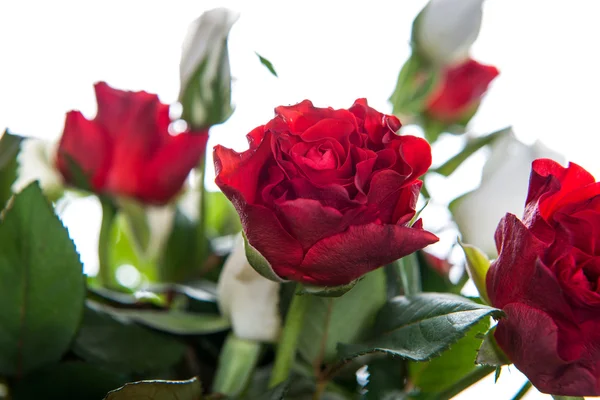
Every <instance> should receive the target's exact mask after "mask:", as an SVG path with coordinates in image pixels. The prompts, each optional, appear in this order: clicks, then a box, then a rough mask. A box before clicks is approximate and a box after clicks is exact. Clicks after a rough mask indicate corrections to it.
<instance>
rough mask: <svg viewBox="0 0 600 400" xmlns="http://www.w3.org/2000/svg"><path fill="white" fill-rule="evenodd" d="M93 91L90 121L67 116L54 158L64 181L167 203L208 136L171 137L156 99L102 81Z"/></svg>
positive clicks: (164, 108) (203, 133) (76, 114)
mask: <svg viewBox="0 0 600 400" xmlns="http://www.w3.org/2000/svg"><path fill="white" fill-rule="evenodd" d="M95 91H96V99H97V101H98V113H97V115H96V117H95V118H94V119H93V120H88V119H86V118H85V117H84V116H83V115H82V114H81V113H80V112H79V111H71V112H69V113H67V118H66V121H65V128H64V131H63V135H62V137H61V139H60V142H59V148H58V157H57V165H58V169H59V170H60V172H61V173H62V175H63V177H64V178H65V180H66V181H67V182H68V183H70V184H72V185H74V186H78V187H81V188H83V189H90V190H93V191H94V192H96V193H100V194H109V195H114V196H125V197H132V198H135V199H137V200H139V201H141V202H143V203H147V204H165V203H167V202H168V201H169V200H170V199H171V198H172V197H173V196H175V195H176V194H177V193H178V192H179V190H180V189H181V187H182V185H183V183H184V181H185V179H186V177H187V176H188V174H189V173H190V171H191V170H192V168H194V167H195V166H196V165H197V164H198V162H199V160H200V159H201V158H202V157H203V155H204V151H205V149H206V141H207V139H208V131H206V130H203V131H195V132H182V133H179V134H176V135H172V134H170V133H169V124H170V123H171V119H170V118H169V106H168V105H166V104H162V103H161V102H160V101H159V100H158V96H156V95H154V94H150V93H146V92H126V91H121V90H116V89H113V88H111V87H110V86H108V85H107V84H106V83H104V82H100V83H97V84H96V85H95ZM80 175H83V176H80ZM82 178H83V180H84V181H85V182H82ZM86 186H88V187H86Z"/></svg>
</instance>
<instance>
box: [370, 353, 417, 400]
mask: <svg viewBox="0 0 600 400" xmlns="http://www.w3.org/2000/svg"><path fill="white" fill-rule="evenodd" d="M368 372H369V382H368V383H367V385H366V386H365V389H367V393H365V395H364V397H363V399H364V400H380V399H389V400H391V399H402V398H403V397H402V396H403V395H404V393H403V390H404V386H405V378H406V361H405V360H403V359H401V358H392V357H381V358H377V359H375V360H373V361H372V362H370V363H369V366H368Z"/></svg>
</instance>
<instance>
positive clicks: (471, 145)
mask: <svg viewBox="0 0 600 400" xmlns="http://www.w3.org/2000/svg"><path fill="white" fill-rule="evenodd" d="M511 129H512V128H511V127H507V128H504V129H500V130H499V131H496V132H493V133H490V134H489V135H486V136H481V137H476V138H472V139H469V140H468V141H467V143H466V145H465V147H464V148H463V149H462V150H461V152H460V153H458V154H457V155H455V156H454V157H452V158H451V159H449V160H448V161H446V162H445V163H444V164H442V165H441V166H439V167H437V168H432V169H431V170H430V172H436V173H438V174H440V175H442V176H450V175H452V173H453V172H454V171H456V169H457V168H458V167H460V166H461V164H462V163H463V162H464V161H465V160H467V159H468V158H469V157H471V156H472V155H473V154H474V153H475V152H476V151H477V150H479V149H481V148H482V147H483V146H486V145H488V144H491V143H493V142H494V141H495V140H496V139H498V138H499V137H501V136H503V135H507V134H509V132H510V131H511Z"/></svg>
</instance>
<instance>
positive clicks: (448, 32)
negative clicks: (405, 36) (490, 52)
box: [413, 0, 483, 65]
mask: <svg viewBox="0 0 600 400" xmlns="http://www.w3.org/2000/svg"><path fill="white" fill-rule="evenodd" d="M482 3H483V0H467V1H465V0H430V1H429V3H427V5H426V6H425V8H424V9H423V11H421V13H420V14H419V16H418V17H417V20H416V21H415V29H414V31H413V32H414V35H413V41H414V44H415V46H416V48H417V49H418V51H420V52H421V53H422V54H423V55H424V56H425V57H427V58H428V59H429V60H431V61H433V62H434V63H436V64H441V65H449V64H456V63H460V62H462V61H464V60H466V59H467V58H468V57H469V50H470V49H471V46H472V45H473V43H474V42H475V40H476V39H477V36H479V30H480V29H481V18H482V11H481V5H482Z"/></svg>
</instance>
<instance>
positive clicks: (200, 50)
mask: <svg viewBox="0 0 600 400" xmlns="http://www.w3.org/2000/svg"><path fill="white" fill-rule="evenodd" d="M238 17H239V15H238V13H234V12H232V11H230V10H227V9H225V8H216V9H214V10H210V11H207V12H205V13H204V14H202V15H201V16H200V18H198V19H196V20H195V21H194V22H192V24H191V25H190V27H189V29H188V33H187V37H186V39H185V40H184V43H183V49H182V54H181V62H180V64H179V72H180V79H181V88H180V92H179V101H180V102H181V104H182V105H183V114H182V118H183V119H184V120H185V121H186V122H187V123H188V124H190V126H191V127H192V129H202V128H208V127H210V126H212V125H215V124H219V123H222V122H224V121H225V120H226V119H227V118H229V116H230V115H231V113H232V108H231V71H230V68H229V54H228V52H227V36H228V35H229V31H230V30H231V27H232V26H233V24H234V23H235V21H237V19H238Z"/></svg>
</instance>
